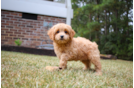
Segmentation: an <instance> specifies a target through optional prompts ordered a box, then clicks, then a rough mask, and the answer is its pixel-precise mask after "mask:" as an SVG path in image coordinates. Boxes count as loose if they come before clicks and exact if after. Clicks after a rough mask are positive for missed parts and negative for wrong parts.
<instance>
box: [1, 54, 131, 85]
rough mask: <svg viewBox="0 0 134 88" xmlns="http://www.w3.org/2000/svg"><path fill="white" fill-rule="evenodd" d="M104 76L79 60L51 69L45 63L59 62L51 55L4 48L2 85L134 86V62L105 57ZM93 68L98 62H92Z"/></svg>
mask: <svg viewBox="0 0 134 88" xmlns="http://www.w3.org/2000/svg"><path fill="white" fill-rule="evenodd" d="M101 63H102V72H103V75H102V76H96V75H95V73H94V72H93V71H83V70H82V69H83V67H84V65H83V64H82V63H81V62H79V61H77V62H76V61H75V62H74V61H72V62H69V63H68V69H66V70H61V71H54V72H50V71H47V70H45V66H48V65H49V66H58V64H59V59H58V58H57V57H51V56H41V55H32V54H24V53H17V52H7V51H1V87H2V88H133V62H132V61H123V60H101ZM92 68H94V66H93V65H92Z"/></svg>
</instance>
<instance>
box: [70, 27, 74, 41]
mask: <svg viewBox="0 0 134 88" xmlns="http://www.w3.org/2000/svg"><path fill="white" fill-rule="evenodd" d="M74 35H75V31H74V30H73V29H71V32H70V37H71V39H72V38H73V37H74Z"/></svg>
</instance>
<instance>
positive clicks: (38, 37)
mask: <svg viewBox="0 0 134 88" xmlns="http://www.w3.org/2000/svg"><path fill="white" fill-rule="evenodd" d="M32 38H35V39H37V38H40V36H33V37H32Z"/></svg>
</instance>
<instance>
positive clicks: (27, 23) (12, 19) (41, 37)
mask: <svg viewBox="0 0 134 88" xmlns="http://www.w3.org/2000/svg"><path fill="white" fill-rule="evenodd" d="M65 21H66V19H65V18H59V17H52V16H44V15H38V16H37V20H31V19H24V18H22V13H21V12H13V11H5V10H2V11H1V45H15V43H14V41H15V40H17V39H20V40H21V41H22V45H21V46H25V47H32V48H36V46H39V45H42V44H52V41H51V40H50V39H49V36H48V35H47V31H48V29H49V28H50V26H47V25H46V26H45V25H44V23H45V24H49V23H51V24H52V25H54V24H57V23H65Z"/></svg>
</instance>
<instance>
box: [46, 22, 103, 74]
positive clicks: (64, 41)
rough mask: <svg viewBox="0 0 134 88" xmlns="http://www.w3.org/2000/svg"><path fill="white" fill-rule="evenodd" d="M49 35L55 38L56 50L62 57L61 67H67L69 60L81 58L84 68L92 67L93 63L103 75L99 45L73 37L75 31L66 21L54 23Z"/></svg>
mask: <svg viewBox="0 0 134 88" xmlns="http://www.w3.org/2000/svg"><path fill="white" fill-rule="evenodd" d="M48 35H49V37H50V39H51V40H53V45H54V51H55V53H56V55H57V57H58V58H59V59H60V64H59V69H65V68H67V62H68V61H73V60H74V61H78V60H80V61H81V62H82V63H83V64H84V65H85V68H84V70H87V69H90V66H91V63H93V64H94V65H95V70H96V74H97V75H101V74H102V72H101V63H100V52H99V50H98V45H97V44H96V43H95V42H91V41H89V40H87V39H85V38H82V37H78V38H73V36H74V35H75V31H74V30H73V29H72V28H71V26H69V25H66V24H64V23H59V24H56V25H54V26H53V27H52V28H51V29H50V30H49V31H48Z"/></svg>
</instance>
